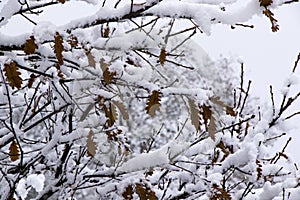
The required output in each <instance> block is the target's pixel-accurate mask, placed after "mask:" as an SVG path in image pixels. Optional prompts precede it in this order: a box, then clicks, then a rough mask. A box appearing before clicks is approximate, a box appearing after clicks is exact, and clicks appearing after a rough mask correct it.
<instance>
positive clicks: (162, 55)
mask: <svg viewBox="0 0 300 200" xmlns="http://www.w3.org/2000/svg"><path fill="white" fill-rule="evenodd" d="M166 57H167V54H166V50H165V48H162V49H161V50H160V54H159V63H160V64H161V65H164V63H165V61H166Z"/></svg>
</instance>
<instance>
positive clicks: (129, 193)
mask: <svg viewBox="0 0 300 200" xmlns="http://www.w3.org/2000/svg"><path fill="white" fill-rule="evenodd" d="M122 197H123V198H124V200H132V199H133V188H132V185H128V186H127V187H126V188H125V190H124V192H123V193H122Z"/></svg>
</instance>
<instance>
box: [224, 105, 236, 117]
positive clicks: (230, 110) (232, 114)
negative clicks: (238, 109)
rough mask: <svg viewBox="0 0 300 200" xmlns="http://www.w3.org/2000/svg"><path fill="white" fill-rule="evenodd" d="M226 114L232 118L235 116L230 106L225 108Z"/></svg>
mask: <svg viewBox="0 0 300 200" xmlns="http://www.w3.org/2000/svg"><path fill="white" fill-rule="evenodd" d="M226 114H227V115H231V116H233V117H235V116H236V113H235V111H234V110H233V108H232V107H230V106H226Z"/></svg>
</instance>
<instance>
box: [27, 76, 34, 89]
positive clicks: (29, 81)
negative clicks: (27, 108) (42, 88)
mask: <svg viewBox="0 0 300 200" xmlns="http://www.w3.org/2000/svg"><path fill="white" fill-rule="evenodd" d="M35 78H36V76H35V75H34V74H30V78H29V80H28V84H27V86H28V88H31V87H32V84H33V82H34V80H35Z"/></svg>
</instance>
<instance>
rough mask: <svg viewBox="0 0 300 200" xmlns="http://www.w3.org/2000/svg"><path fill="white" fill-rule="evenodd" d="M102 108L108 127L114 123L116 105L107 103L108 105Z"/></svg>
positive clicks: (116, 114) (116, 115)
mask: <svg viewBox="0 0 300 200" xmlns="http://www.w3.org/2000/svg"><path fill="white" fill-rule="evenodd" d="M103 109H104V112H105V116H106V118H107V124H108V127H111V126H112V125H113V124H114V123H115V121H116V119H117V117H118V113H117V110H116V107H115V105H114V104H112V103H109V106H108V107H107V106H105V105H104V107H103Z"/></svg>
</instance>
